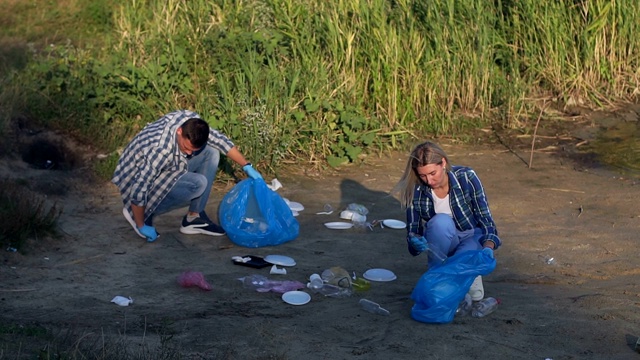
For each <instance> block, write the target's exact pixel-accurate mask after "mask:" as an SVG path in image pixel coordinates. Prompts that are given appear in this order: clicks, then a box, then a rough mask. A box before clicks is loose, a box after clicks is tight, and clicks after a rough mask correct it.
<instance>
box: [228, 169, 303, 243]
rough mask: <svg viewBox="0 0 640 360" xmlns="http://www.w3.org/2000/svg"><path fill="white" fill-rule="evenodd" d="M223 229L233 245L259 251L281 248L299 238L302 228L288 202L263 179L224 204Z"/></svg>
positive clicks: (239, 187) (242, 185)
mask: <svg viewBox="0 0 640 360" xmlns="http://www.w3.org/2000/svg"><path fill="white" fill-rule="evenodd" d="M219 218H220V225H221V226H222V228H223V229H224V230H225V231H226V232H227V236H228V237H229V239H231V241H232V242H233V243H234V244H236V245H240V246H245V247H249V248H257V247H262V246H273V245H280V244H282V243H285V242H287V241H291V240H293V239H295V238H296V237H298V234H299V232H300V225H299V224H298V221H297V220H296V219H295V218H294V217H293V213H292V212H291V209H289V206H288V205H287V204H286V202H285V201H284V199H283V198H282V197H280V195H278V194H277V193H276V192H275V191H273V190H271V189H269V188H268V187H267V184H266V183H265V182H264V180H262V179H257V180H254V179H251V178H248V179H245V180H242V181H240V182H239V183H238V184H236V186H234V187H233V189H231V191H229V192H228V193H227V194H226V195H225V196H224V198H223V199H222V202H221V203H220V211H219Z"/></svg>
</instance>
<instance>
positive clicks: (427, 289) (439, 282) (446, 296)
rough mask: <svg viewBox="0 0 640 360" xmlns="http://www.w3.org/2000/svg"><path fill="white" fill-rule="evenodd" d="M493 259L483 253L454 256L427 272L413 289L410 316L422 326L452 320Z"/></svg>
mask: <svg viewBox="0 0 640 360" xmlns="http://www.w3.org/2000/svg"><path fill="white" fill-rule="evenodd" d="M495 267H496V260H495V259H494V258H492V257H491V256H490V255H488V254H486V253H484V252H483V251H482V250H472V251H465V252H461V253H458V254H455V255H453V256H452V257H450V258H448V259H447V261H446V262H444V263H443V264H441V265H437V266H434V267H433V268H430V269H429V270H427V272H426V273H424V274H423V275H422V277H420V280H418V284H417V285H416V287H415V288H414V289H413V293H412V294H411V298H412V299H413V301H415V304H414V305H413V307H412V308H411V317H412V318H413V319H414V320H417V321H421V322H425V323H439V324H445V323H450V322H451V321H453V317H454V315H455V314H456V309H457V308H458V305H459V304H460V301H462V299H464V295H465V294H466V293H467V292H469V288H470V287H471V283H473V280H474V279H475V278H476V277H477V276H478V275H487V274H489V273H490V272H492V271H493V269H495Z"/></svg>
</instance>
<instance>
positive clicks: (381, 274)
mask: <svg viewBox="0 0 640 360" xmlns="http://www.w3.org/2000/svg"><path fill="white" fill-rule="evenodd" d="M362 277H364V278H365V279H367V280H371V281H393V280H395V279H397V277H396V274H394V273H393V271H391V270H387V269H369V270H367V271H366V272H365V273H364V274H362Z"/></svg>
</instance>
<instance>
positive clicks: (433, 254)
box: [409, 232, 447, 264]
mask: <svg viewBox="0 0 640 360" xmlns="http://www.w3.org/2000/svg"><path fill="white" fill-rule="evenodd" d="M409 236H410V237H416V238H420V237H421V236H419V235H417V234H416V233H413V232H411V233H409ZM425 251H426V252H427V257H428V258H429V263H431V264H442V263H443V262H445V261H446V260H447V255H445V254H443V253H442V252H441V251H440V250H438V249H435V248H433V247H431V246H429V244H427V249H426V250H425Z"/></svg>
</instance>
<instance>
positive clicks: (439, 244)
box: [423, 214, 482, 256]
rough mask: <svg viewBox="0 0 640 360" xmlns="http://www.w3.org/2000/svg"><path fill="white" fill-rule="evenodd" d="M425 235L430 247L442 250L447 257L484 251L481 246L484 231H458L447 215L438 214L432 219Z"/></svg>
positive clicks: (428, 223) (477, 229) (476, 229)
mask: <svg viewBox="0 0 640 360" xmlns="http://www.w3.org/2000/svg"><path fill="white" fill-rule="evenodd" d="M423 235H424V237H425V238H426V239H427V241H428V243H429V247H433V248H434V249H436V250H440V252H442V253H443V254H447V256H451V255H453V254H456V253H458V252H463V251H468V250H481V249H482V245H480V239H481V238H482V230H481V229H480V228H475V229H472V230H465V231H458V229H456V224H455V223H454V222H453V219H452V218H451V216H449V215H447V214H436V216H434V217H432V218H431V219H430V220H429V222H427V229H426V231H425V234H423Z"/></svg>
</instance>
